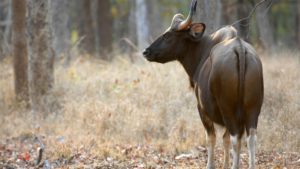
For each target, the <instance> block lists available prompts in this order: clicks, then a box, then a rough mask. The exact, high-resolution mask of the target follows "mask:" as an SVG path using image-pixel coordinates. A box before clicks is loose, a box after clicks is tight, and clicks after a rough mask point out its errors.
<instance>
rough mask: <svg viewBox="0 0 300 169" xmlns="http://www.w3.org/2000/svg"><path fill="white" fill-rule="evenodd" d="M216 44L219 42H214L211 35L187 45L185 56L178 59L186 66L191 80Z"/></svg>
mask: <svg viewBox="0 0 300 169" xmlns="http://www.w3.org/2000/svg"><path fill="white" fill-rule="evenodd" d="M215 44H217V42H214V41H213V39H212V38H211V36H203V37H202V38H201V40H200V41H199V42H197V43H195V42H192V43H190V44H189V45H188V46H187V50H186V52H185V54H184V56H183V57H181V58H179V59H178V61H179V62H180V63H181V64H182V66H183V67H184V69H185V71H186V72H187V74H188V75H189V77H190V80H192V79H193V78H194V76H196V73H197V72H199V71H197V70H200V69H201V67H202V65H203V64H204V62H205V61H206V59H207V58H208V57H209V55H210V51H211V49H212V47H213V46H214V45H215Z"/></svg>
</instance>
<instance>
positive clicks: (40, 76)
mask: <svg viewBox="0 0 300 169" xmlns="http://www.w3.org/2000/svg"><path fill="white" fill-rule="evenodd" d="M49 7H50V0H43V1H41V0H29V1H28V12H29V28H28V30H29V31H30V32H29V40H30V42H29V53H30V57H29V83H30V96H31V104H32V108H33V110H35V111H38V112H48V110H49V109H47V97H46V96H47V95H48V94H49V92H50V90H51V88H52V86H53V83H54V72H53V71H54V70H53V69H54V68H53V65H54V51H53V49H52V46H51V45H52V34H51V29H50V28H51V27H50V25H49V24H50V22H51V20H49V19H50V18H51V17H50V15H49Z"/></svg>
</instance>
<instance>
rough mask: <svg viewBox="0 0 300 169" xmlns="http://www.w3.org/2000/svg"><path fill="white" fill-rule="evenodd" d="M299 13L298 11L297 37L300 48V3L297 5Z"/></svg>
mask: <svg viewBox="0 0 300 169" xmlns="http://www.w3.org/2000/svg"><path fill="white" fill-rule="evenodd" d="M297 11H298V15H297V17H298V25H297V26H298V29H297V36H298V47H299V46H300V1H298V3H297Z"/></svg>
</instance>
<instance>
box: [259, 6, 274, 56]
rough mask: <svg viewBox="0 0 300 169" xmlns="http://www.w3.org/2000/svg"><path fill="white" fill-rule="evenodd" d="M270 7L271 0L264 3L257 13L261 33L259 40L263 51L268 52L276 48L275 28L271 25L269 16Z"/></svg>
mask: <svg viewBox="0 0 300 169" xmlns="http://www.w3.org/2000/svg"><path fill="white" fill-rule="evenodd" d="M269 5H270V0H267V1H266V2H264V3H262V4H261V5H260V6H259V7H258V8H257V12H256V22H257V27H258V32H259V40H260V41H261V43H262V47H263V49H265V50H266V51H267V52H270V51H272V49H273V47H274V36H273V28H272V26H271V23H270V19H269V16H268V6H269Z"/></svg>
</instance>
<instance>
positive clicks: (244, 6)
mask: <svg viewBox="0 0 300 169" xmlns="http://www.w3.org/2000/svg"><path fill="white" fill-rule="evenodd" d="M250 7H251V4H250V3H249V1H246V0H238V6H237V13H238V20H239V19H244V18H246V17H248V16H249V14H250ZM249 22H250V20H249V19H245V20H242V21H241V22H239V24H238V32H239V36H240V37H242V38H243V39H244V40H246V41H247V42H250V39H249V29H250V27H249V26H250V25H249Z"/></svg>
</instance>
